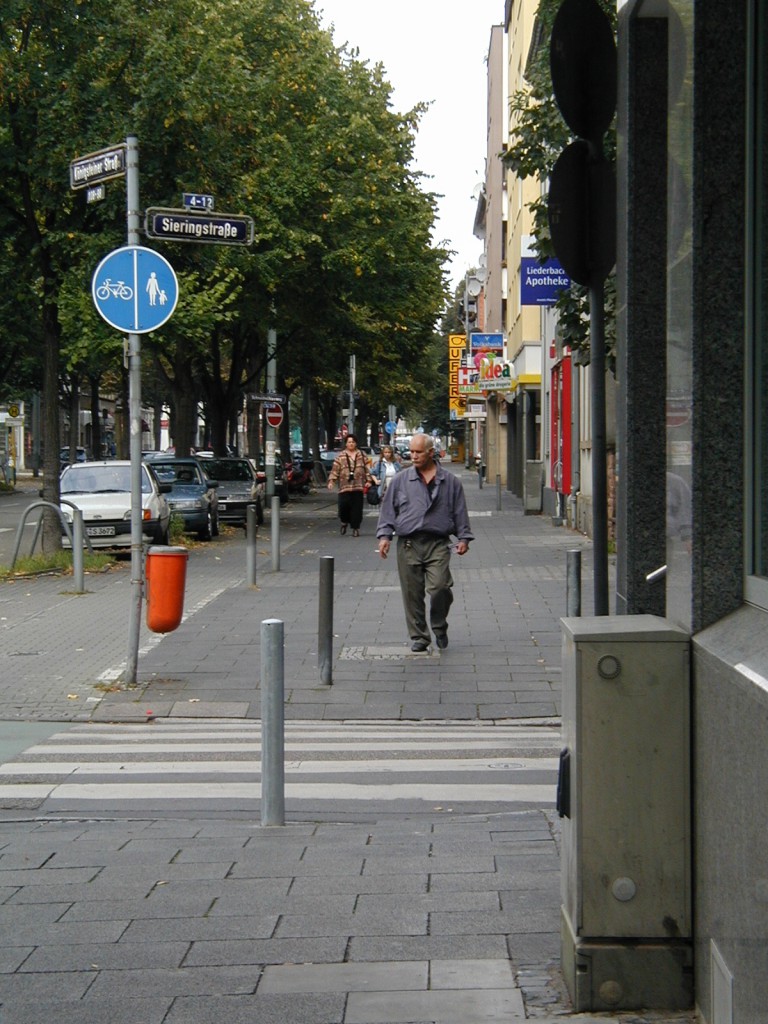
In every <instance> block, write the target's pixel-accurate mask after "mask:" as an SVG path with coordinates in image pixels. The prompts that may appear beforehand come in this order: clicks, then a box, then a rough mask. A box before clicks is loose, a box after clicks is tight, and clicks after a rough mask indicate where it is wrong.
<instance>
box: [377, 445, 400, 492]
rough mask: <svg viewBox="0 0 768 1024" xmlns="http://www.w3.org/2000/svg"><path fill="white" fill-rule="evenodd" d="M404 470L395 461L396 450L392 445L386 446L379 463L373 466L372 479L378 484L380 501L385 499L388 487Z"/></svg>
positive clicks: (383, 448)
mask: <svg viewBox="0 0 768 1024" xmlns="http://www.w3.org/2000/svg"><path fill="white" fill-rule="evenodd" d="M402 468H403V467H402V466H401V465H400V463H399V462H396V461H395V452H394V449H393V448H392V447H391V446H390V445H388V444H385V445H384V446H383V447H382V449H381V455H380V456H379V461H378V462H376V463H375V464H374V465H373V466H371V479H372V480H373V482H374V483H375V484H376V488H377V490H378V492H379V499H381V498H383V497H384V492H385V491H386V489H387V487H389V485H390V484H391V483H392V481H393V480H394V479H395V476H396V475H397V474H398V473H399V472H400V470H401V469H402Z"/></svg>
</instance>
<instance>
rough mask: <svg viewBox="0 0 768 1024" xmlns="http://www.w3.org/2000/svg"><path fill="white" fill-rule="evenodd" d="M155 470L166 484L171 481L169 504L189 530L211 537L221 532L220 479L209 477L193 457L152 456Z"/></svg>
mask: <svg viewBox="0 0 768 1024" xmlns="http://www.w3.org/2000/svg"><path fill="white" fill-rule="evenodd" d="M150 465H151V467H152V471H153V473H154V474H155V476H156V477H157V479H158V480H159V481H160V483H163V484H170V485H171V490H170V493H169V494H168V505H169V507H170V509H171V514H173V513H174V512H177V513H178V514H179V515H181V516H182V517H183V519H184V530H185V532H186V533H196V534H197V535H198V537H199V538H200V540H210V539H211V537H216V536H217V535H218V532H219V509H218V498H217V493H216V492H217V488H218V486H219V482H218V480H215V479H213V478H212V477H209V476H208V475H207V473H206V471H205V470H204V469H203V466H202V465H201V463H200V462H199V461H198V460H197V459H194V458H192V457H189V458H181V459H177V458H175V457H168V458H165V459H152V460H151V462H150Z"/></svg>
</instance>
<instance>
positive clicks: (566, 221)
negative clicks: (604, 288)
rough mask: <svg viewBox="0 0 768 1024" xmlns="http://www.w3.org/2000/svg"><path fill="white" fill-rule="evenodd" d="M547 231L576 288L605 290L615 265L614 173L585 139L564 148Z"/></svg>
mask: <svg viewBox="0 0 768 1024" xmlns="http://www.w3.org/2000/svg"><path fill="white" fill-rule="evenodd" d="M549 231H550V234H551V236H552V244H553V246H554V247H555V253H556V255H557V258H558V259H559V260H560V263H561V264H562V266H563V270H564V271H565V272H566V274H567V275H568V276H569V277H570V278H572V279H573V280H574V281H575V282H576V283H577V284H580V285H584V287H587V288H589V287H593V286H596V285H600V284H602V283H603V282H604V281H605V279H606V277H608V275H609V274H610V272H611V270H612V269H613V265H614V263H615V262H616V173H615V169H614V166H613V164H610V163H608V162H607V161H605V160H596V159H594V158H593V157H592V155H591V150H590V144H589V143H588V142H585V141H584V140H583V139H579V140H577V141H576V142H572V143H571V144H570V146H566V147H565V149H564V150H563V152H562V153H561V154H560V156H559V157H558V158H557V162H556V163H555V166H554V167H553V168H552V174H551V176H550V180H549Z"/></svg>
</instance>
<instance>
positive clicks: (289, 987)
mask: <svg viewBox="0 0 768 1024" xmlns="http://www.w3.org/2000/svg"><path fill="white" fill-rule="evenodd" d="M429 974H430V965H429V963H428V962H427V961H425V960H421V961H418V962H415V963H407V962H402V963H353V964H284V965H280V966H277V965H275V966H270V967H266V968H265V970H264V977H263V978H262V980H261V983H260V984H259V995H261V994H263V993H266V992H282V993H288V992H296V993H300V992H371V991H374V992H404V991H409V990H415V991H419V990H424V989H426V988H427V983H428V979H429Z"/></svg>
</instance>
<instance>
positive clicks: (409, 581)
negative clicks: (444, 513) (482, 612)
mask: <svg viewBox="0 0 768 1024" xmlns="http://www.w3.org/2000/svg"><path fill="white" fill-rule="evenodd" d="M450 562H451V547H450V542H449V540H448V538H447V537H439V536H436V535H435V534H430V533H413V534H411V535H410V536H408V537H398V538H397V571H398V573H399V575H400V589H401V591H402V594H403V607H404V608H405V624H406V626H407V628H408V635H409V636H410V638H411V640H426V641H427V643H429V642H430V639H431V638H430V634H429V629H428V628H427V619H426V614H425V607H424V595H425V592H426V594H427V595H428V596H429V623H430V625H431V627H432V632H433V633H437V634H440V633H445V632H446V630H447V629H448V609H449V608H450V607H451V605H452V604H453V591H452V590H451V587H452V586H453V577H452V576H451V568H450Z"/></svg>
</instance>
